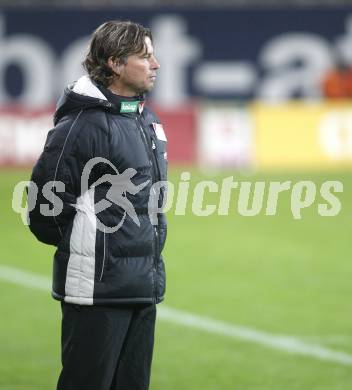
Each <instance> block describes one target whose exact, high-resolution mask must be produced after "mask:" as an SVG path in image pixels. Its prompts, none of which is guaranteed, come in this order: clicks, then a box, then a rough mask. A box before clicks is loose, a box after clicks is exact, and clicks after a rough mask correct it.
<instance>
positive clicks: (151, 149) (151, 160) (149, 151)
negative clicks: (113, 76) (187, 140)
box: [136, 116, 159, 303]
mask: <svg viewBox="0 0 352 390" xmlns="http://www.w3.org/2000/svg"><path fill="white" fill-rule="evenodd" d="M136 121H137V122H138V127H139V129H140V132H141V134H142V140H143V144H144V147H145V149H146V152H147V155H148V158H149V163H150V164H151V168H152V184H154V183H156V175H155V167H156V168H157V169H158V164H157V161H156V157H155V154H154V149H156V146H155V143H154V140H152V144H150V143H149V142H148V138H147V135H146V134H145V131H144V128H143V122H142V121H141V119H140V118H139V117H138V116H136ZM153 236H154V256H153V272H154V274H155V279H154V278H153V282H154V283H153V284H154V286H153V290H154V291H153V294H154V303H156V302H157V300H158V296H157V277H158V273H157V258H158V252H159V237H158V232H157V227H156V226H154V235H153Z"/></svg>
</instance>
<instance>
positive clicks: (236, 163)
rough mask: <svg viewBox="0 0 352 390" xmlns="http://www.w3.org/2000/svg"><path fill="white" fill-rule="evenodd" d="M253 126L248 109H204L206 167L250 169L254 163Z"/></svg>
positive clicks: (202, 132) (201, 142)
mask: <svg viewBox="0 0 352 390" xmlns="http://www.w3.org/2000/svg"><path fill="white" fill-rule="evenodd" d="M253 126H254V125H253V123H252V119H251V116H250V114H249V112H248V111H247V110H246V109H245V108H241V109H236V108H233V107H229V106H227V107H226V106H225V107H224V106H214V105H212V106H204V107H203V108H202V109H201V111H200V118H199V150H198V152H199V154H198V155H199V163H200V165H201V166H203V167H205V168H206V167H217V168H224V167H248V166H251V165H252V160H253Z"/></svg>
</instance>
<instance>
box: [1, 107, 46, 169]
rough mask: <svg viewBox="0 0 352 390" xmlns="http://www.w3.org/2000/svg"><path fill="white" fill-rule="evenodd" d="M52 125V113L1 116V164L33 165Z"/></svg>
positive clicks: (7, 114)
mask: <svg viewBox="0 0 352 390" xmlns="http://www.w3.org/2000/svg"><path fill="white" fill-rule="evenodd" d="M52 125H53V123H52V113H44V114H41V115H36V116H25V115H22V116H21V115H19V114H10V113H6V114H1V116H0V164H28V163H33V162H34V161H35V160H36V159H37V158H38V156H39V155H40V153H41V152H42V150H43V147H44V143H45V139H46V136H47V133H48V131H49V129H50V128H51V127H52Z"/></svg>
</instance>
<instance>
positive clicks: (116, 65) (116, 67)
mask: <svg viewBox="0 0 352 390" xmlns="http://www.w3.org/2000/svg"><path fill="white" fill-rule="evenodd" d="M108 65H109V68H110V69H111V70H112V71H113V72H114V73H115V74H117V75H118V76H119V75H120V74H121V71H122V67H123V65H122V63H121V61H119V60H116V59H114V58H113V57H109V59H108Z"/></svg>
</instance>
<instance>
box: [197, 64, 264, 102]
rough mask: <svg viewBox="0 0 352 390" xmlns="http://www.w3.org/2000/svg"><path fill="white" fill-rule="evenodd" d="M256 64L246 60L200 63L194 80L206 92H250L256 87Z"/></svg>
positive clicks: (200, 89)
mask: <svg viewBox="0 0 352 390" xmlns="http://www.w3.org/2000/svg"><path fill="white" fill-rule="evenodd" d="M256 78H257V74H256V70H255V67H254V65H252V64H251V63H250V62H245V61H228V62H225V61H223V62H221V61H216V62H215V61H214V62H204V63H203V64H202V65H199V67H198V69H197V72H195V75H194V82H195V85H196V86H197V88H198V89H199V91H202V92H205V93H224V92H227V93H236V92H237V93H245V94H246V93H248V92H249V91H251V90H252V89H253V88H254V84H255V82H256Z"/></svg>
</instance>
